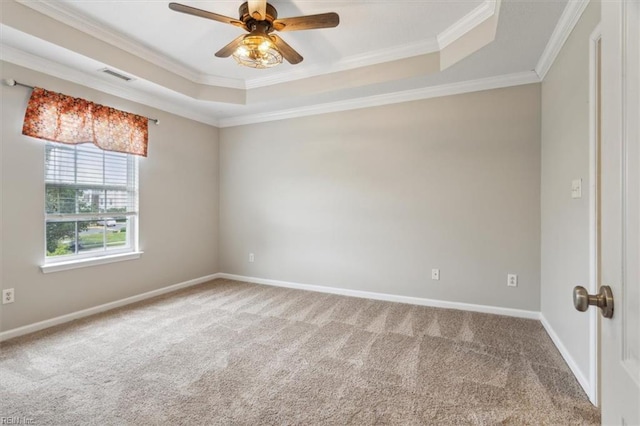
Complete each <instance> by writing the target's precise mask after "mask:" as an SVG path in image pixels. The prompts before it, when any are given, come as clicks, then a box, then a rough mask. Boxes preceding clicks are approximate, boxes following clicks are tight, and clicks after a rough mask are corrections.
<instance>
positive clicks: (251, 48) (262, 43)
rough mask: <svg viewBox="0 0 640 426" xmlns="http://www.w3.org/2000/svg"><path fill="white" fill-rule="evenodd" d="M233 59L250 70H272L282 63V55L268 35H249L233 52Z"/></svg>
mask: <svg viewBox="0 0 640 426" xmlns="http://www.w3.org/2000/svg"><path fill="white" fill-rule="evenodd" d="M233 59H235V60H236V62H237V63H238V64H240V65H244V66H245V67H250V68H271V67H275V66H276V65H279V64H281V63H282V53H280V51H279V50H278V48H277V47H276V45H275V44H274V43H273V41H272V40H271V38H270V37H269V36H268V35H266V34H253V33H252V34H247V35H246V36H245V37H244V38H243V39H242V42H241V43H240V45H239V46H238V47H237V48H236V50H235V51H234V52H233Z"/></svg>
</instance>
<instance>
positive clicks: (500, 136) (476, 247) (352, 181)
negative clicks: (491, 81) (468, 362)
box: [220, 84, 540, 310]
mask: <svg viewBox="0 0 640 426" xmlns="http://www.w3.org/2000/svg"><path fill="white" fill-rule="evenodd" d="M220 138H221V139H220V140H221V145H220V164H221V166H220V191H221V192H220V197H221V199H220V205H221V212H220V247H221V250H220V269H221V271H222V272H227V273H231V274H239V275H244V276H251V277H260V278H269V279H276V280H283V281H291V282H297V283H304V284H316V285H322V286H330V287H340V288H346V289H354V290H366V291H373V292H380V293H390V294H396V295H406V296H415V297H425V298H433V299H440V300H447V301H455V302H467V303H475V304H482V305H491V306H500V307H509V308H519V309H527V310H538V309H539V307H540V275H539V274H540V85H539V84H534V85H527V86H519V87H512V88H507V89H498V90H491V91H484V92H477V93H470V94H464V95H458V96H450V97H444V98H437V99H431V100H423V101H416V102H410V103H403V104H397V105H390V106H384V107H377V108H369V109H362V110H356V111H349V112H340V113H334V114H326V115H319V116H313V117H305V118H298V119H291V120H285V121H276V122H270V123H263V124H255V125H248V126H241V127H234V128H225V129H221V130H220ZM250 252H253V253H255V262H254V263H249V262H248V254H249V253H250ZM432 268H440V272H441V279H440V281H432V280H431V278H430V276H431V269H432ZM507 273H516V274H518V275H519V284H518V287H517V288H508V287H507V286H506V279H507Z"/></svg>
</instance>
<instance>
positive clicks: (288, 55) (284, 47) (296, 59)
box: [270, 35, 304, 65]
mask: <svg viewBox="0 0 640 426" xmlns="http://www.w3.org/2000/svg"><path fill="white" fill-rule="evenodd" d="M270 37H271V39H272V40H273V42H274V43H275V44H276V47H277V48H278V50H279V51H280V53H282V56H283V57H284V58H285V59H286V60H287V61H288V62H289V63H290V64H292V65H295V64H299V63H300V62H302V60H303V59H304V58H303V57H302V56H301V55H300V54H299V53H298V52H296V51H295V50H294V48H293V47H291V46H289V45H288V44H287V43H285V41H284V40H283V39H281V38H280V37H278V36H277V35H272V36H270Z"/></svg>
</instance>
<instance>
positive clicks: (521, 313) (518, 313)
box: [218, 273, 540, 320]
mask: <svg viewBox="0 0 640 426" xmlns="http://www.w3.org/2000/svg"><path fill="white" fill-rule="evenodd" d="M218 278H226V279H229V280H236V281H245V282H249V283H254V284H266V285H272V286H276V287H286V288H295V289H299V290H308V291H316V292H319V293H330V294H340V295H343V296H352V297H360V298H364V299H375V300H385V301H388V302H399V303H407V304H410V305H421V306H432V307H435V308H446V309H458V310H463V311H472V312H482V313H486V314H497V315H507V316H510V317H518V318H529V319H536V320H537V319H540V312H537V311H525V310H522V309H512V308H501V307H498V306H486V305H474V304H471V303H460V302H448V301H445V300H435V299H425V298H422V297H411V296H399V295H395V294H387V293H375V292H371V291H362V290H349V289H344V288H337V287H326V286H321V285H311V284H299V283H292V282H287V281H278V280H269V279H265V278H255V277H245V276H242V275H233V274H225V273H220V274H218Z"/></svg>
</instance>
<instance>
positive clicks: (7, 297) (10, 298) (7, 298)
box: [2, 288, 16, 305]
mask: <svg viewBox="0 0 640 426" xmlns="http://www.w3.org/2000/svg"><path fill="white" fill-rule="evenodd" d="M15 297H16V293H15V291H14V289H12V288H5V289H4V290H2V304H3V305H5V304H7V303H13V302H15Z"/></svg>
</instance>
